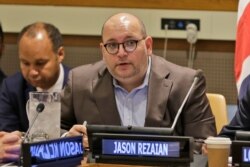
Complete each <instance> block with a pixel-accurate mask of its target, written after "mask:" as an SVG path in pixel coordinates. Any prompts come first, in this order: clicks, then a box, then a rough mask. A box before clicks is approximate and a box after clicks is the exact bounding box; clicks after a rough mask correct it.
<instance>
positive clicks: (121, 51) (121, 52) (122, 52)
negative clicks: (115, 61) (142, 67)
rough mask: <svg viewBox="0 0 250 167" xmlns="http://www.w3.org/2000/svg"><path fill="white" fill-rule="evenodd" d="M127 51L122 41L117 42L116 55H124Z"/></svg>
mask: <svg viewBox="0 0 250 167" xmlns="http://www.w3.org/2000/svg"><path fill="white" fill-rule="evenodd" d="M127 54H128V53H127V51H126V50H125V49H124V46H123V44H122V43H120V44H119V46H118V52H117V56H126V55H127Z"/></svg>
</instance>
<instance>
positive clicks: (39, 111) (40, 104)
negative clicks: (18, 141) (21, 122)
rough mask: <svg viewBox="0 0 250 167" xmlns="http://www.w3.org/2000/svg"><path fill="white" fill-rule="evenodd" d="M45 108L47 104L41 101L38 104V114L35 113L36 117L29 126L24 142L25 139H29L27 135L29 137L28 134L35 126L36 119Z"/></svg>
mask: <svg viewBox="0 0 250 167" xmlns="http://www.w3.org/2000/svg"><path fill="white" fill-rule="evenodd" d="M44 108H45V105H44V104H43V103H39V104H38V105H37V106H36V115H35V116H34V118H33V119H32V121H31V124H30V126H29V129H28V130H27V132H26V133H25V135H24V137H23V141H22V142H25V141H26V140H27V137H28V135H29V132H30V130H31V129H32V127H33V125H34V123H35V121H36V119H37V117H38V115H39V114H40V113H41V112H43V110H44Z"/></svg>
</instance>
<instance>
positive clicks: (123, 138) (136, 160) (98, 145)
mask: <svg viewBox="0 0 250 167" xmlns="http://www.w3.org/2000/svg"><path fill="white" fill-rule="evenodd" d="M89 137H90V136H89ZM89 144H90V151H91V152H92V156H93V158H94V159H95V161H96V162H98V163H115V164H132V165H157V166H166V164H169V165H184V166H189V165H190V163H191V162H192V161H193V138H192V137H184V136H160V135H142V134H140V135H137V134H118V133H115V134H112V133H93V134H91V138H89Z"/></svg>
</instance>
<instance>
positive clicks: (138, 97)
mask: <svg viewBox="0 0 250 167" xmlns="http://www.w3.org/2000/svg"><path fill="white" fill-rule="evenodd" d="M152 45H153V39H152V37H151V36H148V35H147V33H146V29H145V27H144V24H143V23H142V21H141V20H139V19H138V18H137V17H136V16H134V15H131V14H128V13H119V14H115V15H113V16H111V17H110V18H109V19H108V20H107V21H106V22H105V23H104V25H103V28H102V42H101V43H100V49H101V51H102V55H103V60H102V61H99V62H97V63H94V64H89V65H83V66H80V67H78V68H75V69H73V70H72V71H71V72H70V74H69V80H68V83H67V85H66V86H65V89H64V92H63V97H62V128H63V129H66V130H69V132H68V134H67V135H68V136H73V135H79V134H82V133H83V134H86V128H85V126H83V125H75V124H82V122H83V121H87V122H88V124H103V125H122V126H129V125H131V126H140V127H144V126H145V127H171V125H172V124H173V120H174V118H175V116H176V114H177V111H178V109H179V108H180V106H181V104H182V102H183V101H184V98H185V96H186V95H187V92H188V90H189V89H190V87H191V85H192V83H193V80H194V78H195V76H196V75H197V73H198V76H199V77H198V81H197V84H195V86H194V88H193V89H192V91H191V94H190V96H189V98H188V100H187V102H186V104H185V106H184V108H183V112H182V113H181V116H180V117H179V120H178V122H177V126H176V127H175V130H174V134H175V135H181V136H182V135H184V136H193V137H194V138H195V139H206V138H207V137H208V136H214V135H216V130H215V119H214V116H213V114H212V112H211V109H210V106H209V102H208V99H207V97H206V94H205V93H206V90H205V87H206V83H205V78H204V76H203V74H202V72H197V71H195V70H193V69H189V68H186V67H181V66H178V65H175V64H173V63H170V62H168V61H166V60H165V59H163V58H162V57H159V56H156V55H153V54H152ZM72 126H73V127H72ZM71 127H72V128H71ZM197 146H198V148H197V149H196V151H200V146H201V145H199V144H197Z"/></svg>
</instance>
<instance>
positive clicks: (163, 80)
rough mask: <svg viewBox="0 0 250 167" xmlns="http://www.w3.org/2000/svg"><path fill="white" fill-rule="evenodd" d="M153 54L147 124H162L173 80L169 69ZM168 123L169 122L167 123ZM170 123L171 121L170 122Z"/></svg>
mask: <svg viewBox="0 0 250 167" xmlns="http://www.w3.org/2000/svg"><path fill="white" fill-rule="evenodd" d="M154 57H156V56H152V66H151V72H150V78H149V89H148V102H147V110H146V120H145V126H162V120H163V119H164V117H165V113H166V107H167V101H168V96H169V93H170V90H171V87H172V84H173V82H172V81H171V80H169V79H168V75H169V71H168V70H167V69H166V67H165V66H163V65H161V64H162V63H160V62H156V61H158V60H157V59H155V58H154ZM167 124H168V123H167ZM169 124H170V122H169Z"/></svg>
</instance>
